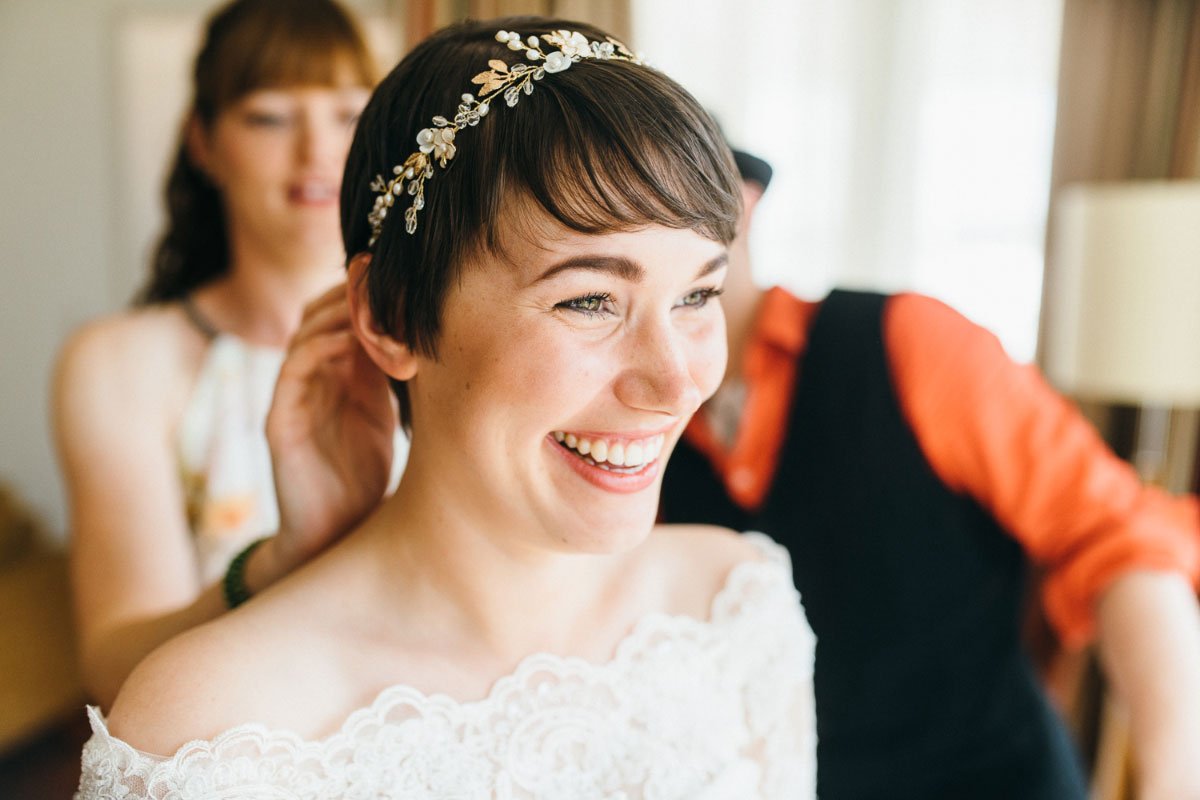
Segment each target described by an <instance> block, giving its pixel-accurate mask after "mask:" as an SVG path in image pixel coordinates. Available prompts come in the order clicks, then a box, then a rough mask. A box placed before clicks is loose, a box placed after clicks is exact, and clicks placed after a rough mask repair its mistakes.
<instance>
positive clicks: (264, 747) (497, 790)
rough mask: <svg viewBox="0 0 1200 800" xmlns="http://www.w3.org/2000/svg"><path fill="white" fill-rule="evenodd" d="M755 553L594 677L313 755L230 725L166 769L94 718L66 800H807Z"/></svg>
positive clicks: (527, 663) (563, 661)
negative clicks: (702, 614) (706, 598)
mask: <svg viewBox="0 0 1200 800" xmlns="http://www.w3.org/2000/svg"><path fill="white" fill-rule="evenodd" d="M760 546H761V547H762V549H763V550H764V551H766V552H767V553H768V554H769V555H770V556H771V560H769V561H764V562H752V563H745V564H741V565H739V566H738V567H736V568H735V569H734V570H733V572H732V573H731V575H730V576H729V579H728V581H727V582H726V585H725V587H724V588H723V589H722V590H721V592H720V593H719V594H718V595H717V597H716V598H715V600H714V601H713V612H712V617H711V619H710V620H709V621H707V622H701V621H698V620H694V619H691V618H687V617H672V616H666V615H652V616H649V617H647V618H645V619H643V620H642V621H641V622H640V623H639V624H638V626H637V627H636V629H635V630H634V631H633V633H631V634H630V635H629V636H628V637H626V639H625V640H624V641H623V642H622V643H621V645H620V646H619V647H618V649H617V654H616V656H615V657H614V658H613V659H612V660H611V661H608V662H605V663H603V664H591V663H588V662H585V661H582V660H580V659H572V658H560V657H556V656H551V655H545V654H540V655H534V656H530V657H529V658H527V659H525V660H524V661H523V662H522V663H521V664H520V666H519V667H518V668H517V669H516V670H515V671H514V672H513V673H512V674H511V675H509V676H507V677H505V678H502V679H501V680H500V681H498V682H497V683H496V685H495V686H494V687H493V689H492V691H491V693H490V694H489V695H488V696H487V697H486V698H485V699H483V700H480V701H477V702H472V703H458V702H455V701H454V700H452V699H450V698H448V697H445V696H439V695H434V696H426V695H424V694H422V693H420V692H417V691H415V690H413V689H411V688H408V687H404V686H397V687H393V688H390V689H387V690H385V691H384V692H382V693H381V694H380V695H379V697H378V698H377V699H376V700H375V702H374V703H372V704H371V705H370V706H369V707H367V708H364V709H361V710H359V711H357V712H355V713H354V714H352V715H351V716H350V718H349V719H348V720H347V721H346V722H345V724H344V725H343V726H342V729H341V730H340V731H339V732H338V733H336V734H334V735H332V736H330V737H328V738H326V739H323V740H321V741H315V742H313V741H305V740H302V739H300V738H299V737H297V736H295V735H293V734H291V733H288V732H286V731H276V730H267V729H265V728H263V727H262V726H258V725H241V726H238V727H236V728H233V729H231V730H229V731H227V732H225V733H223V734H221V735H219V736H217V737H215V738H214V739H211V740H207V741H193V742H190V743H188V744H186V745H184V746H183V747H182V748H180V749H179V751H178V752H177V753H175V755H174V756H173V757H171V758H162V757H158V756H151V755H147V754H144V753H141V752H139V751H136V750H134V749H133V748H131V747H130V746H129V745H127V744H126V743H125V742H123V741H121V740H120V739H117V738H115V737H113V736H111V735H110V734H109V733H108V730H107V726H106V725H105V722H104V719H103V718H102V717H101V716H100V714H99V712H98V711H97V710H96V709H89V710H88V713H89V715H90V718H91V722H92V727H93V736H92V738H91V739H90V740H89V741H88V743H87V745H86V746H85V747H84V751H83V777H82V781H81V783H80V789H79V793H78V794H77V795H76V798H77V800H93V799H97V800H98V799H99V798H105V800H108V799H109V798H131V799H132V798H152V799H153V800H217V798H230V797H237V798H246V799H247V800H268V799H270V800H277V799H278V800H283V798H287V800H316V799H317V798H347V799H348V800H359V799H360V798H361V800H367V798H370V799H371V800H387V799H388V798H405V799H406V800H408V799H409V798H411V799H412V800H417V799H418V798H419V799H420V800H426V799H428V800H433V799H434V798H438V799H439V800H441V799H444V798H454V800H531V799H532V798H539V799H540V798H546V799H547V800H550V799H551V798H553V800H563V799H564V798H581V799H582V798H605V799H606V800H667V799H668V798H670V799H671V800H683V798H687V800H735V799H736V800H746V798H812V797H814V796H815V785H816V761H815V758H816V733H815V727H816V726H815V719H814V715H813V699H812V665H813V648H814V639H813V635H812V632H811V631H810V629H809V627H808V624H807V623H806V622H805V620H804V616H803V612H802V611H801V608H800V605H799V603H798V602H797V595H796V591H795V589H794V588H793V587H792V583H791V570H790V567H789V566H788V564H787V563H786V561H787V556H786V554H785V553H784V551H783V550H782V548H780V547H779V546H778V545H775V544H774V543H773V542H770V541H769V540H767V539H766V537H762V538H761V540H760Z"/></svg>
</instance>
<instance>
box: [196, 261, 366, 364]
mask: <svg viewBox="0 0 1200 800" xmlns="http://www.w3.org/2000/svg"><path fill="white" fill-rule="evenodd" d="M280 255H282V254H280ZM296 255H297V260H296V261H287V262H284V261H282V260H281V259H279V258H265V257H264V254H263V253H261V252H258V251H255V250H254V249H253V248H244V247H242V248H234V249H233V256H234V257H233V260H232V262H231V264H230V267H229V272H228V273H226V275H225V276H224V277H222V278H220V279H219V280H217V281H215V282H214V283H212V284H209V285H208V286H205V287H204V288H203V289H201V290H199V291H198V292H196V297H197V301H198V302H199V303H200V305H201V310H202V311H203V312H204V313H205V315H206V316H208V317H209V318H210V319H211V320H212V322H213V324H214V325H215V326H216V327H217V329H218V330H221V331H225V332H228V333H232V334H235V335H237V336H239V337H240V338H242V339H244V340H246V341H248V342H251V343H253V344H257V345H263V346H267V347H284V346H285V345H286V344H287V343H288V340H289V339H291V337H292V334H294V333H295V332H296V328H297V327H299V325H300V318H301V316H302V314H303V311H304V306H305V304H307V303H308V302H310V301H311V300H314V299H316V298H317V296H318V295H320V294H321V293H322V292H323V291H325V290H326V289H328V288H329V287H331V286H333V285H334V284H335V283H337V282H338V281H339V280H341V279H342V278H343V277H344V271H343V269H342V267H341V254H340V252H339V253H336V254H329V253H320V254H318V255H317V257H314V255H313V253H311V252H306V253H297V254H296Z"/></svg>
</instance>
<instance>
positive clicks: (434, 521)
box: [368, 453, 624, 672]
mask: <svg viewBox="0 0 1200 800" xmlns="http://www.w3.org/2000/svg"><path fill="white" fill-rule="evenodd" d="M413 456H417V454H416V453H413ZM451 483H452V482H451V481H446V480H439V479H438V478H437V476H436V475H431V474H429V471H428V470H423V469H422V465H421V463H420V461H419V457H415V458H413V459H412V460H410V462H409V464H408V466H407V467H406V470H405V474H404V478H403V480H402V481H401V484H400V486H399V488H398V489H397V490H396V492H395V494H394V495H393V496H392V497H391V498H390V499H389V500H388V501H387V502H386V503H385V504H384V506H383V508H382V509H381V510H380V512H379V513H378V514H377V516H376V517H375V518H373V523H372V526H371V527H372V530H371V533H370V534H368V535H370V536H372V537H373V538H374V541H375V545H376V547H377V548H378V549H379V552H380V556H379V558H378V563H380V564H384V565H386V566H385V567H384V568H385V570H386V576H387V577H386V588H385V589H384V590H383V591H384V592H385V597H386V598H387V599H385V600H384V602H385V603H386V602H395V603H398V604H400V605H401V606H402V607H403V608H404V609H405V613H406V615H407V616H408V619H410V620H412V619H420V620H421V622H420V624H421V625H422V627H425V626H428V628H429V635H437V636H439V637H442V636H445V635H447V633H448V634H449V635H451V636H454V637H455V638H456V639H457V640H459V641H461V642H464V643H466V644H465V645H463V646H464V647H465V648H467V649H468V650H470V651H472V652H473V653H474V655H475V656H476V657H477V658H479V659H484V660H487V661H490V662H493V663H494V664H495V665H496V668H497V669H498V670H500V671H502V672H503V671H508V670H511V669H512V668H513V667H515V666H516V664H517V663H518V662H519V661H520V660H521V659H522V658H524V657H525V656H527V655H529V654H532V653H538V652H549V653H555V654H560V655H577V656H580V657H584V658H589V659H593V660H603V659H606V658H608V657H610V656H611V653H610V652H607V651H606V650H605V649H604V648H605V646H606V644H607V643H608V642H609V640H610V639H612V640H615V639H618V638H619V637H620V635H621V634H622V633H623V632H624V631H620V632H615V633H614V634H613V636H611V637H607V636H604V635H603V626H604V625H605V624H615V625H616V628H614V630H616V629H617V628H619V627H620V625H619V622H616V623H614V622H613V620H614V618H618V617H620V613H619V610H614V609H613V607H612V602H611V598H610V597H609V596H608V591H607V588H608V587H610V586H611V585H612V583H613V581H612V577H613V575H614V568H615V567H616V566H617V565H619V564H620V563H621V559H622V557H621V556H620V555H584V554H578V553H563V552H561V551H555V550H553V549H551V547H549V546H542V545H541V544H540V543H539V542H537V541H536V540H535V539H532V538H531V537H530V536H529V530H528V527H525V529H524V530H521V529H520V528H522V527H523V526H521V525H520V522H515V524H511V525H509V526H508V527H509V528H510V529H508V530H506V529H504V526H503V523H499V522H498V520H500V519H506V518H509V516H508V515H506V514H503V513H498V511H497V510H495V509H493V510H491V511H490V513H488V512H487V511H486V510H483V509H479V508H477V507H475V506H474V504H472V503H471V502H470V500H469V498H464V497H463V495H462V493H461V491H456V490H455V488H454V487H453V486H451V485H450V484H451ZM514 519H515V518H514ZM414 610H415V611H416V614H415V615H414V614H413V611H414ZM435 632H436V633H435ZM589 645H590V647H592V648H596V647H599V648H600V650H598V651H596V650H589Z"/></svg>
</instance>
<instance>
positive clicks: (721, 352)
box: [688, 313, 729, 400]
mask: <svg viewBox="0 0 1200 800" xmlns="http://www.w3.org/2000/svg"><path fill="white" fill-rule="evenodd" d="M728 355H729V354H728V350H727V346H726V339H725V315H724V314H721V313H717V314H714V315H713V316H712V318H711V319H710V320H707V321H706V322H705V323H704V324H703V325H701V326H700V327H699V328H697V329H696V330H695V331H694V332H693V333H692V335H691V337H690V347H689V352H688V367H689V371H690V372H691V375H692V380H693V381H695V383H696V387H697V388H698V389H699V390H700V393H701V395H702V396H703V398H704V399H705V400H707V399H708V398H709V397H711V396H712V395H713V393H714V392H715V391H717V387H718V386H720V385H721V381H722V380H723V379H724V377H725V363H726V360H727V358H728Z"/></svg>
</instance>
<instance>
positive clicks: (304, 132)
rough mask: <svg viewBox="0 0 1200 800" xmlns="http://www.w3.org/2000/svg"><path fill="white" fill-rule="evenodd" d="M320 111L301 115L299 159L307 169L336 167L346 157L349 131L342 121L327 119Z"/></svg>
mask: <svg viewBox="0 0 1200 800" xmlns="http://www.w3.org/2000/svg"><path fill="white" fill-rule="evenodd" d="M326 116H327V115H325V114H322V113H320V110H319V109H307V110H306V111H305V113H304V114H302V115H301V124H300V136H299V140H298V141H297V143H296V144H297V149H298V152H297V157H298V158H299V160H300V162H301V163H302V164H303V165H304V166H307V167H322V166H336V165H339V164H340V163H341V161H342V160H343V159H344V158H345V156H346V150H347V148H348V144H349V141H348V140H349V135H350V134H349V130H348V129H347V128H346V126H345V125H343V124H342V123H341V122H340V120H335V119H327V118H326Z"/></svg>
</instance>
